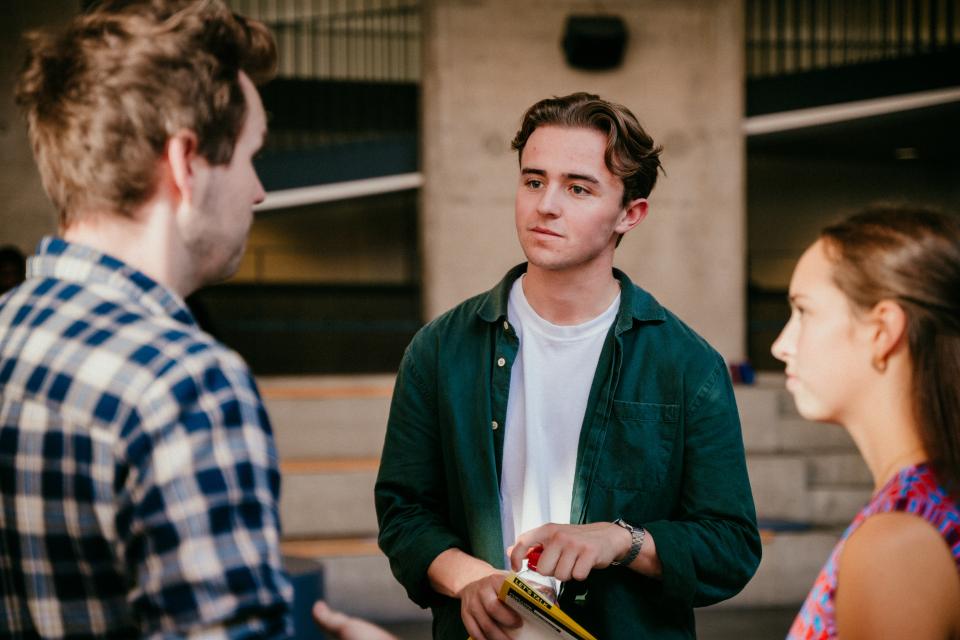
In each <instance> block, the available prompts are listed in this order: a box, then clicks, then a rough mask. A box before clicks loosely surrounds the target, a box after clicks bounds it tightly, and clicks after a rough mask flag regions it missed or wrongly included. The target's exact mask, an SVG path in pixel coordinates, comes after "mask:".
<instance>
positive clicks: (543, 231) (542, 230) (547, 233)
mask: <svg viewBox="0 0 960 640" xmlns="http://www.w3.org/2000/svg"><path fill="white" fill-rule="evenodd" d="M530 230H531V231H533V232H534V233H539V234H542V235H545V236H553V237H555V238H562V237H563V236H561V235H560V234H559V233H557V232H556V231H551V230H550V229H547V228H546V227H533V228H532V229H530Z"/></svg>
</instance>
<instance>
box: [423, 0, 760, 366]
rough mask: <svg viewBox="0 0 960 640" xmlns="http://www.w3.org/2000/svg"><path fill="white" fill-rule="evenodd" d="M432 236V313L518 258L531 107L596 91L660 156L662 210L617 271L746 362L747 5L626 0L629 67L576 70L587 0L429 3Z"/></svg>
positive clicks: (426, 252) (627, 245) (426, 258)
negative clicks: (521, 173) (525, 121)
mask: <svg viewBox="0 0 960 640" xmlns="http://www.w3.org/2000/svg"><path fill="white" fill-rule="evenodd" d="M425 2H426V4H425V11H424V21H425V32H426V35H425V47H424V63H425V67H424V78H423V170H424V173H425V177H426V185H425V187H424V189H423V203H422V218H421V234H422V235H421V243H422V259H423V265H424V274H423V275H424V278H423V284H424V297H425V315H426V317H428V318H431V317H434V316H436V315H437V314H439V313H441V312H443V311H444V310H446V309H447V308H449V307H451V306H452V305H454V304H456V303H457V302H459V301H460V300H462V299H464V298H466V297H468V296H470V295H473V294H475V293H478V292H480V291H482V290H484V289H486V288H489V287H490V286H492V285H493V284H494V283H495V282H496V281H497V280H498V279H499V278H500V277H501V276H502V274H503V272H504V271H505V270H506V269H507V268H509V267H510V266H512V265H513V264H515V263H517V262H520V261H522V260H523V255H522V253H521V251H520V248H519V244H518V243H517V240H516V234H515V230H514V224H513V195H514V190H515V186H516V182H517V159H516V156H515V154H514V153H513V152H511V151H510V148H509V144H510V140H511V139H512V137H513V135H514V133H515V131H516V129H517V127H518V126H519V123H520V117H521V116H522V114H523V112H524V110H525V109H526V108H527V107H528V106H530V105H531V104H533V103H534V102H535V101H537V100H539V99H541V98H544V97H547V96H551V95H562V94H566V93H571V92H573V91H582V90H584V91H591V92H594V93H598V94H600V95H601V96H602V97H604V98H608V99H610V100H613V101H616V102H621V103H623V104H625V105H627V106H628V107H629V108H630V109H631V110H633V111H634V113H636V114H637V116H638V118H639V119H640V121H641V123H642V124H643V125H644V127H645V128H646V129H647V131H648V132H649V133H650V134H651V135H652V136H653V138H654V140H656V141H657V142H659V143H661V144H663V145H664V147H665V152H664V156H663V161H664V166H665V168H666V171H667V175H666V176H661V178H660V181H659V183H658V185H657V187H656V188H655V189H654V192H653V195H652V197H651V213H650V215H649V217H648V218H647V220H645V221H644V222H643V223H642V224H641V225H640V226H639V227H638V228H637V229H635V230H634V231H633V232H631V233H630V234H629V235H628V236H627V237H626V238H625V239H624V241H623V243H622V244H621V246H620V248H619V249H618V255H617V265H618V266H619V267H620V268H622V269H624V270H625V271H626V272H628V273H629V274H630V276H631V278H633V279H634V281H636V282H638V283H639V284H640V285H641V286H643V287H645V288H646V289H648V290H649V291H650V292H652V293H653V294H654V295H655V296H657V298H658V299H659V300H660V301H661V302H662V303H664V304H665V305H667V306H668V307H669V308H671V309H672V310H673V311H674V312H676V313H677V314H678V315H680V317H682V318H683V319H684V320H686V321H687V322H688V323H689V324H690V325H692V326H693V328H694V329H696V330H697V331H699V332H700V333H701V334H702V335H703V336H704V337H706V338H707V339H708V340H709V341H710V342H711V343H712V344H713V345H714V346H715V347H717V349H718V350H719V351H720V352H721V353H722V354H723V355H724V356H725V357H726V358H728V359H731V360H735V359H739V358H742V357H743V355H744V326H745V320H744V318H745V303H744V296H745V277H744V270H745V264H744V263H745V255H746V253H745V252H746V248H745V235H746V227H745V214H744V211H745V205H744V140H743V135H742V134H741V121H742V119H743V82H744V80H743V65H744V61H743V5H742V0H712V1H711V2H703V1H702V0H674V1H671V2H662V1H656V0H619V1H616V0H615V1H611V2H605V3H603V7H604V9H605V10H606V11H607V12H609V13H612V14H616V15H619V16H621V17H622V18H623V19H624V21H625V22H626V23H627V28H628V30H629V42H628V45H627V52H626V58H625V61H624V64H623V65H622V67H620V68H619V69H616V70H614V71H608V72H599V73H597V72H584V71H577V70H574V69H572V68H570V67H568V66H567V64H566V62H565V60H564V56H563V52H562V50H561V45H560V43H561V39H562V35H563V28H564V22H565V20H566V18H567V16H568V15H569V14H572V13H589V12H591V11H595V9H594V8H593V7H594V4H593V3H586V2H582V1H578V0H530V1H528V2H523V3H518V2H512V1H510V0H425Z"/></svg>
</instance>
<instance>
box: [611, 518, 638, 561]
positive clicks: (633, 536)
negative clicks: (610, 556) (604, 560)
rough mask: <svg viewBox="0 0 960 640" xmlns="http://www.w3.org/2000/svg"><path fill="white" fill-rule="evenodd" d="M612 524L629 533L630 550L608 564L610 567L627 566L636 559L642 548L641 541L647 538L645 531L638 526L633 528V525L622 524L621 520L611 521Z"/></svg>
mask: <svg viewBox="0 0 960 640" xmlns="http://www.w3.org/2000/svg"><path fill="white" fill-rule="evenodd" d="M613 524H615V525H617V526H618V527H622V528H624V529H626V530H627V531H629V532H630V550H629V551H627V555H625V556H623V557H622V558H620V559H619V560H614V561H613V562H611V563H610V564H611V565H612V566H620V565H622V566H628V565H629V564H630V563H631V562H633V561H634V560H635V559H636V557H637V556H638V555H640V550H641V549H642V548H643V541H644V539H645V538H646V537H647V530H646V529H644V528H643V527H640V526H637V527H634V526H633V525H631V524H629V523H627V522H624V520H623V518H617V519H616V520H614V521H613Z"/></svg>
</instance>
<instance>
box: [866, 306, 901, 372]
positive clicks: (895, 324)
mask: <svg viewBox="0 0 960 640" xmlns="http://www.w3.org/2000/svg"><path fill="white" fill-rule="evenodd" d="M868 318H869V321H870V323H871V325H872V331H873V333H872V335H871V339H872V347H873V361H874V362H886V360H887V358H889V357H890V356H891V355H892V354H893V352H894V351H895V350H896V349H897V347H898V346H899V345H900V344H903V342H904V340H905V338H906V333H907V313H906V312H905V311H904V310H903V307H901V306H900V305H899V304H897V303H896V302H894V301H893V300H881V301H880V302H878V303H877V304H875V305H874V306H873V309H871V310H870V312H869V316H868Z"/></svg>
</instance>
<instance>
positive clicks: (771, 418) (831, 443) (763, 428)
mask: <svg viewBox="0 0 960 640" xmlns="http://www.w3.org/2000/svg"><path fill="white" fill-rule="evenodd" d="M734 393H735V395H736V398H737V407H738V409H739V410H740V423H741V426H742V428H743V441H744V446H745V447H746V449H747V452H748V453H750V452H756V453H774V452H781V451H783V452H795V451H834V452H852V451H855V450H856V447H855V446H854V444H853V440H851V439H850V436H849V435H848V434H847V432H846V431H845V430H844V429H843V428H842V427H839V426H837V425H832V424H822V423H818V422H810V421H808V420H804V419H803V418H801V417H800V416H799V415H798V414H797V412H796V409H795V408H794V406H793V399H792V398H791V397H790V394H788V393H787V392H786V391H784V390H783V388H782V386H780V387H777V386H774V385H773V383H772V382H767V383H766V384H762V385H761V384H757V385H749V386H748V385H735V386H734Z"/></svg>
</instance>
